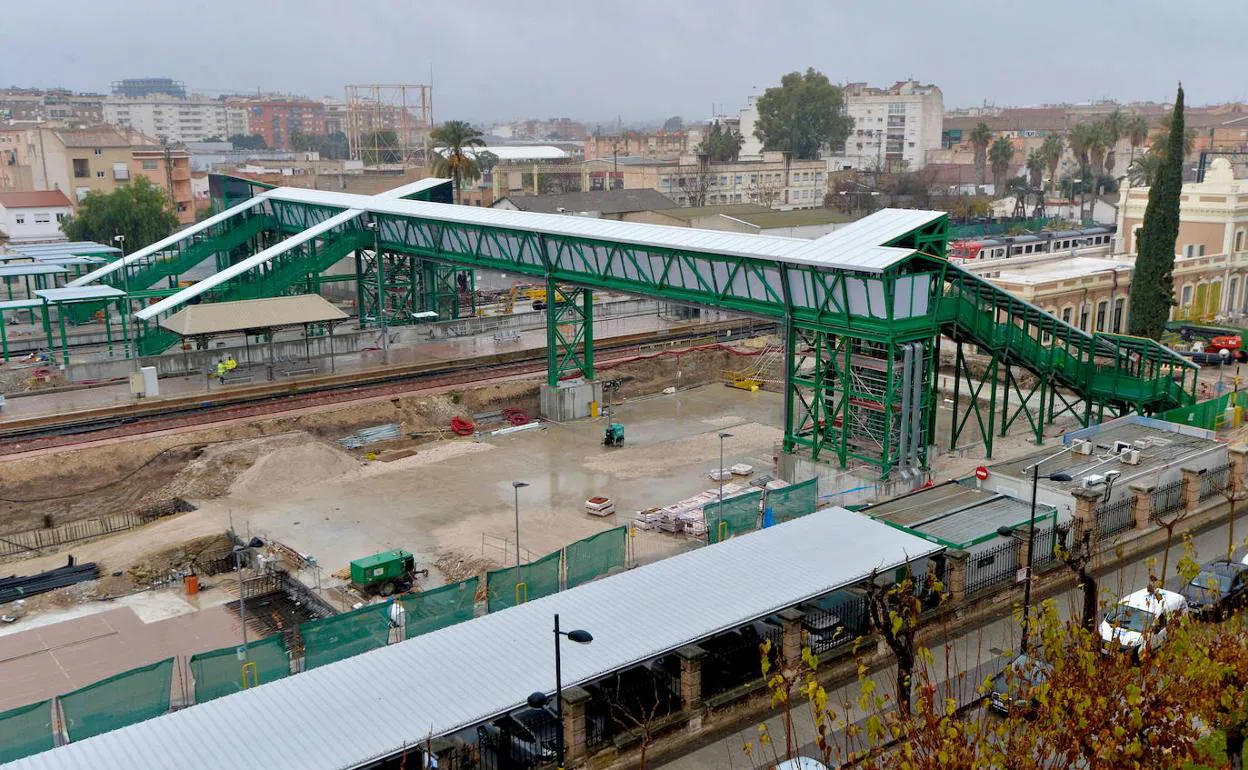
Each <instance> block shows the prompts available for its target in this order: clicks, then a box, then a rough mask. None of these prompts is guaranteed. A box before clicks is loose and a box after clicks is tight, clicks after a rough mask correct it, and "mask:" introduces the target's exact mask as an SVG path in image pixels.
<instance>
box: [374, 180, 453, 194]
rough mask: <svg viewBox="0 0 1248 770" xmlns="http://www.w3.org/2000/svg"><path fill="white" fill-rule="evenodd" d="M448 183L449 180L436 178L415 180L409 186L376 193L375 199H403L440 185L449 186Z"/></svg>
mask: <svg viewBox="0 0 1248 770" xmlns="http://www.w3.org/2000/svg"><path fill="white" fill-rule="evenodd" d="M450 183H451V180H449V179H440V178H438V177H430V178H428V179H420V180H417V181H415V182H412V183H411V184H405V185H400V186H398V187H396V188H394V189H393V190H386V191H385V192H380V193H377V197H379V198H405V197H407V196H408V195H415V194H416V193H420V192H424V191H425V190H432V189H433V188H435V187H438V186H440V185H444V184H450Z"/></svg>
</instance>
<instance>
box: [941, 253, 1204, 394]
mask: <svg viewBox="0 0 1248 770" xmlns="http://www.w3.org/2000/svg"><path fill="white" fill-rule="evenodd" d="M938 314H939V315H938V319H939V321H940V323H941V325H942V326H944V327H945V328H946V331H947V332H948V334H949V335H950V336H951V337H952V338H954V339H955V340H959V341H969V342H973V343H975V344H976V345H979V346H980V347H982V348H984V349H986V350H989V351H991V352H993V353H995V354H997V355H998V356H999V357H1000V358H1001V359H1002V361H1004V362H1005V363H1007V364H1009V365H1011V366H1020V367H1022V368H1024V369H1027V370H1028V371H1030V372H1032V373H1034V374H1036V375H1037V376H1039V377H1050V378H1052V380H1053V381H1054V382H1055V383H1057V384H1059V385H1062V386H1064V387H1066V388H1068V389H1070V390H1072V391H1074V392H1076V393H1078V394H1080V395H1081V396H1083V397H1085V398H1087V399H1089V400H1090V401H1092V402H1093V403H1097V404H1106V405H1113V406H1115V407H1124V406H1126V407H1130V408H1133V409H1138V410H1141V411H1147V412H1157V411H1162V410H1165V409H1172V408H1174V407H1178V406H1185V405H1187V404H1191V403H1194V402H1195V397H1194V396H1193V395H1192V393H1190V392H1188V391H1187V390H1185V389H1184V387H1183V383H1182V382H1176V381H1175V379H1174V376H1175V375H1176V374H1178V373H1183V374H1184V375H1187V374H1190V375H1191V381H1192V382H1194V381H1195V372H1196V371H1197V370H1198V369H1199V367H1197V366H1195V365H1194V364H1192V363H1191V362H1190V361H1188V360H1187V359H1185V358H1183V357H1182V356H1180V355H1178V354H1177V353H1175V352H1174V351H1172V350H1170V349H1169V348H1167V347H1166V346H1164V345H1162V344H1160V343H1158V342H1156V341H1155V340H1150V339H1144V338H1141V337H1128V336H1125V335H1120V334H1106V333H1102V332H1097V333H1094V334H1088V333H1087V332H1085V331H1083V330H1081V329H1078V328H1076V327H1074V326H1071V325H1070V324H1068V323H1066V322H1064V321H1062V320H1060V319H1058V318H1056V317H1054V316H1052V315H1050V314H1048V313H1046V312H1044V311H1043V310H1041V309H1040V308H1037V307H1035V306H1034V305H1031V304H1029V303H1027V302H1024V301H1023V300H1021V299H1018V298H1017V297H1015V296H1013V295H1011V294H1009V293H1008V292H1005V291H1002V290H1001V289H999V288H997V287H996V286H994V285H993V284H991V283H989V282H988V281H986V280H984V279H982V278H980V277H979V276H977V275H974V274H973V273H969V272H967V271H965V270H963V269H961V268H959V267H956V266H954V265H949V266H948V268H947V272H946V283H945V289H944V295H943V296H942V298H941V301H940V307H939V310H938ZM1181 379H1183V380H1184V381H1186V380H1187V377H1186V376H1184V377H1182V378H1181Z"/></svg>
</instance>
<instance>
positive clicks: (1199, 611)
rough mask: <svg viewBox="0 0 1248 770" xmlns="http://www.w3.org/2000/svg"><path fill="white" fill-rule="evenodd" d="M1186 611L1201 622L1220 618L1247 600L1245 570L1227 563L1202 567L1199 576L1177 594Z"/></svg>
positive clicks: (1247, 586) (1223, 561)
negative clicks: (1180, 597) (1181, 596)
mask: <svg viewBox="0 0 1248 770" xmlns="http://www.w3.org/2000/svg"><path fill="white" fill-rule="evenodd" d="M1179 593H1181V594H1183V598H1184V599H1186V600H1187V606H1188V609H1190V610H1191V611H1192V612H1193V613H1195V614H1196V615H1199V616H1200V617H1203V618H1213V619H1217V618H1221V617H1223V616H1225V615H1226V614H1227V612H1229V611H1231V610H1233V609H1235V608H1236V607H1242V606H1244V600H1245V599H1246V598H1248V566H1245V565H1244V564H1242V563H1240V562H1235V561H1230V560H1229V559H1216V560H1214V561H1211V562H1209V563H1208V564H1205V565H1203V566H1202V567H1201V568H1200V573H1199V574H1198V575H1196V577H1194V578H1192V579H1191V581H1190V582H1189V583H1188V584H1187V585H1185V586H1183V588H1182V589H1181V590H1180V591H1179Z"/></svg>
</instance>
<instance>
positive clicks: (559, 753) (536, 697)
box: [527, 614, 594, 770]
mask: <svg viewBox="0 0 1248 770" xmlns="http://www.w3.org/2000/svg"><path fill="white" fill-rule="evenodd" d="M564 636H566V637H568V640H569V641H572V642H576V643H577V644H589V643H590V642H592V641H594V637H593V634H591V633H589V632H588V631H583V630H581V629H579V628H578V629H576V630H574V631H560V630H559V615H558V614H556V615H555V718H556V720H557V721H558V722H559V724H558V725H556V726H555V767H557V768H558V770H563V662H562V657H561V655H560V649H559V648H560V642H561V641H562V638H561V637H564ZM527 702H528V704H529V707H530V708H535V709H540V708H544V707H545V706H546V704H548V703H550V698H548V697H547V696H546V693H544V692H535V693H533V694H532V695H530V696H529V697H528V701H527Z"/></svg>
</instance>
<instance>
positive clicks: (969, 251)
mask: <svg viewBox="0 0 1248 770" xmlns="http://www.w3.org/2000/svg"><path fill="white" fill-rule="evenodd" d="M1117 230H1118V228H1117V226H1116V225H1107V226H1099V227H1087V228H1084V229H1082V230H1042V231H1040V232H1038V233H1027V234H1025V235H1001V236H996V237H993V238H978V239H968V240H958V241H953V242H952V243H950V244H949V259H950V260H951V261H953V262H956V263H961V262H971V261H975V260H981V259H1005V258H1006V257H1028V256H1031V255H1033V254H1052V253H1055V252H1061V251H1069V250H1070V249H1074V248H1083V247H1088V246H1108V245H1109V244H1110V243H1111V242H1112V241H1113V239H1114V233H1115V232H1117Z"/></svg>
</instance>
